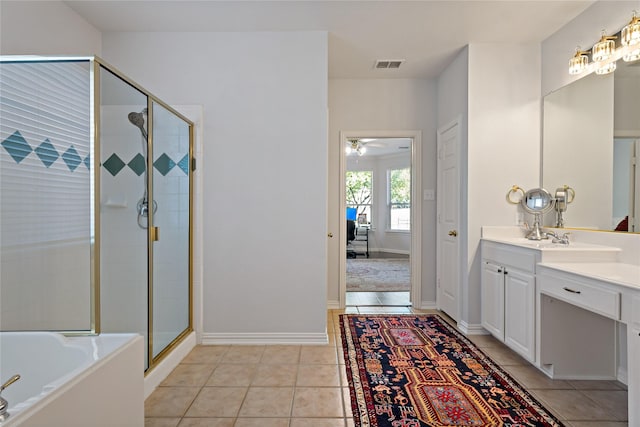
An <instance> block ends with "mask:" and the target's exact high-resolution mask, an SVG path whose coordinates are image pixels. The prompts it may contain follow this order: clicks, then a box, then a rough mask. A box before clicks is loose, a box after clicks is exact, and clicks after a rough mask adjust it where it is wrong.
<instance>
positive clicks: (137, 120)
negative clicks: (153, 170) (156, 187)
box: [127, 108, 158, 229]
mask: <svg viewBox="0 0 640 427" xmlns="http://www.w3.org/2000/svg"><path fill="white" fill-rule="evenodd" d="M146 114H147V109H146V108H145V109H143V110H142V111H140V112H136V111H132V112H130V113H129V114H128V115H127V118H128V119H129V122H130V123H131V124H132V125H134V126H135V127H137V128H138V129H140V133H141V134H142V155H143V156H144V158H145V161H146V160H147V144H148V141H149V139H148V135H147V131H146V130H145V118H144V117H145V115H146ZM148 182H149V177H148V175H147V168H146V166H145V169H144V192H143V194H142V198H141V199H140V200H139V201H138V204H137V209H138V226H139V227H140V228H143V229H146V228H147V227H148V223H147V224H143V221H142V218H147V217H148V216H149V196H148V194H147V186H148ZM152 206H153V213H155V212H156V210H157V209H158V204H157V203H156V201H155V200H153V202H152Z"/></svg>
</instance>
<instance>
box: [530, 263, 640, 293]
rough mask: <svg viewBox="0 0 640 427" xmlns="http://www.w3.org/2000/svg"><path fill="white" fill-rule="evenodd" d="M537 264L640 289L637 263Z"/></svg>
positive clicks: (639, 268)
mask: <svg viewBox="0 0 640 427" xmlns="http://www.w3.org/2000/svg"><path fill="white" fill-rule="evenodd" d="M538 266H539V267H546V268H551V269H553V270H558V271H564V272H567V273H573V274H577V275H579V276H583V277H587V278H592V279H597V280H602V281H605V282H609V283H613V284H615V285H621V286H626V287H629V288H634V289H640V266H639V265H633V264H622V263H619V262H593V263H585V262H573V263H569V262H557V263H555V262H542V263H539V264H538Z"/></svg>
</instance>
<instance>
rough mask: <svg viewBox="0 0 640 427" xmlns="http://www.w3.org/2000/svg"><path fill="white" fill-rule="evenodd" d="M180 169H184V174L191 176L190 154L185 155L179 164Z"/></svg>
mask: <svg viewBox="0 0 640 427" xmlns="http://www.w3.org/2000/svg"><path fill="white" fill-rule="evenodd" d="M178 167H179V168H180V169H182V172H184V174H185V175H189V154H185V155H184V157H183V158H182V159H181V160H180V161H179V162H178Z"/></svg>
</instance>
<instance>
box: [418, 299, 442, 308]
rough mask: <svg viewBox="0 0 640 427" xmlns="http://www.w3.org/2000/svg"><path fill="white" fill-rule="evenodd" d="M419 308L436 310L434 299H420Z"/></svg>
mask: <svg viewBox="0 0 640 427" xmlns="http://www.w3.org/2000/svg"><path fill="white" fill-rule="evenodd" d="M418 309H419V310H437V309H438V305H437V304H436V302H435V301H420V307H418Z"/></svg>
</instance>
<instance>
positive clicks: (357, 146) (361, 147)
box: [345, 138, 375, 156]
mask: <svg viewBox="0 0 640 427" xmlns="http://www.w3.org/2000/svg"><path fill="white" fill-rule="evenodd" d="M371 141H375V138H359V139H358V138H356V139H349V140H348V144H347V147H346V148H345V151H346V152H347V155H349V154H357V155H358V156H362V155H363V154H364V153H366V152H367V147H365V145H366V144H368V143H369V142H371Z"/></svg>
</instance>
